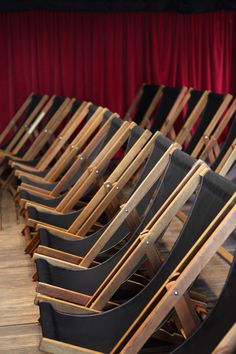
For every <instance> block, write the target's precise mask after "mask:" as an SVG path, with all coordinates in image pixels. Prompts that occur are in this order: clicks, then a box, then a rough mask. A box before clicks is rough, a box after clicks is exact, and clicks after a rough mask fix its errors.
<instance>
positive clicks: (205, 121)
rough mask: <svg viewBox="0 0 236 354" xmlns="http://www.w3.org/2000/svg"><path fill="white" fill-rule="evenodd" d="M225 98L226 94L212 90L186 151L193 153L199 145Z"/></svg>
mask: <svg viewBox="0 0 236 354" xmlns="http://www.w3.org/2000/svg"><path fill="white" fill-rule="evenodd" d="M223 100H224V95H220V94H217V93H213V92H210V93H209V95H208V99H207V104H206V107H205V109H204V111H203V113H202V115H201V118H200V122H199V124H198V126H197V129H196V130H195V132H194V135H193V137H192V139H191V140H190V143H189V144H188V146H187V148H186V152H187V153H188V154H191V153H192V152H193V150H194V148H195V146H196V145H197V143H198V141H199V139H200V138H201V137H202V135H203V133H204V132H205V130H206V128H207V127H208V125H209V124H210V122H211V120H212V118H213V117H214V115H215V113H216V112H217V111H218V109H219V107H220V105H221V104H222V102H223Z"/></svg>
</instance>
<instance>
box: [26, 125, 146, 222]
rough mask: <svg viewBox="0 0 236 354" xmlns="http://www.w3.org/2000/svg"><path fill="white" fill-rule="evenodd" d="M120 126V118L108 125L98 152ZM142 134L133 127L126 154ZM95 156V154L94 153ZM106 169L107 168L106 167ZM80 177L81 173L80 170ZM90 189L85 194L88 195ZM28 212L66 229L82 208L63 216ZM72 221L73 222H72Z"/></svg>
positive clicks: (33, 210)
mask: <svg viewBox="0 0 236 354" xmlns="http://www.w3.org/2000/svg"><path fill="white" fill-rule="evenodd" d="M121 124H122V120H121V119H120V118H117V119H115V120H113V121H112V123H111V125H110V129H109V130H108V133H107V135H106V137H105V138H104V139H103V141H102V142H101V143H100V144H99V145H100V148H99V147H98V149H97V150H98V151H101V150H102V149H103V147H105V146H106V144H107V143H108V141H109V140H110V139H111V138H112V137H113V135H114V134H115V133H116V132H117V131H118V129H119V128H120V126H121ZM143 132H144V129H143V128H140V127H139V126H135V127H134V128H133V129H132V131H131V134H130V137H129V139H128V144H127V149H126V153H127V152H128V151H129V150H130V149H131V147H132V146H133V145H134V143H135V142H136V141H137V140H138V138H139V137H140V136H141V134H142V133H143ZM96 155H97V153H96ZM93 156H94V157H93V159H92V160H91V162H92V161H93V160H94V158H95V157H96V156H95V153H93ZM106 168H107V167H106ZM106 168H104V169H103V171H101V175H104V173H105V171H106ZM80 173H81V174H80V175H82V173H83V171H82V170H80ZM77 179H78V176H76V179H75V176H73V178H72V181H70V182H69V183H70V184H71V183H73V184H74V183H76V181H77ZM67 189H69V186H67ZM90 192H91V189H90V190H89V191H88V192H87V193H90ZM60 198H61V197H58V198H56V200H57V201H56V202H57V205H58V204H59V202H60ZM47 203H49V204H50V200H46V203H45V204H44V205H47ZM27 210H28V217H29V218H31V219H34V220H37V221H41V222H44V223H47V224H50V225H55V226H59V227H62V228H68V227H69V226H70V225H71V224H72V222H71V221H72V220H71V215H73V217H77V216H78V215H79V213H80V212H81V211H82V208H81V209H80V210H78V211H77V212H75V213H74V212H72V213H66V214H63V215H61V214H60V215H58V214H53V213H47V212H42V211H39V210H38V209H37V208H36V207H33V206H29V207H28V208H27ZM67 216H68V218H67ZM73 221H74V220H73Z"/></svg>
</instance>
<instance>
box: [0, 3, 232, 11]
mask: <svg viewBox="0 0 236 354" xmlns="http://www.w3.org/2000/svg"><path fill="white" fill-rule="evenodd" d="M39 9H44V10H53V11H88V12H89V11H98V12H99V11H105V12H106V11H108V12H113V11H175V12H183V13H199V12H209V11H217V10H236V4H235V2H234V1H225V0H198V1H194V0H188V1H186V0H175V1H173V0H159V1H156V0H126V1H120V0H90V1H86V0H80V1H78V0H57V1H56V0H47V1H40V0H31V1H27V0H23V1H22V0H21V1H17V0H10V1H9V0H8V1H6V0H3V1H1V3H0V11H25V10H39Z"/></svg>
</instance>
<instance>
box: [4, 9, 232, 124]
mask: <svg viewBox="0 0 236 354" xmlns="http://www.w3.org/2000/svg"><path fill="white" fill-rule="evenodd" d="M235 24H236V14H235V12H233V11H226V12H225V11H219V12H211V13H204V14H193V15H189V14H188V15H186V14H180V13H160V12H158V13H156V12H155V13H148V12H143V13H142V12H132V13H131V12H123V13H117V12H116V13H89V12H50V11H29V12H15V13H0V67H1V74H0V107H1V119H0V128H1V129H2V128H3V127H4V126H5V124H6V122H7V121H8V120H9V119H10V117H11V115H12V114H13V113H14V111H15V109H16V108H17V107H18V106H19V105H20V104H21V103H22V102H23V100H24V99H25V97H26V96H27V95H28V94H29V93H30V92H32V91H33V92H41V93H48V94H54V93H55V94H57V95H65V96H69V97H77V98H81V99H86V100H91V101H93V102H95V103H97V104H101V105H104V106H107V107H109V108H110V109H111V110H113V111H116V112H119V113H120V114H123V113H124V111H125V110H126V109H127V108H128V106H129V104H130V102H131V100H132V99H133V97H134V95H135V93H136V91H137V90H138V88H139V87H140V85H141V83H142V82H147V83H159V84H165V85H186V86H193V87H194V88H197V89H211V90H213V91H216V92H231V93H233V94H235V93H236V76H235V65H236V64H235V63H236V60H235V59H236V55H235V47H236V46H235V43H236V30H235V29H236V26H235Z"/></svg>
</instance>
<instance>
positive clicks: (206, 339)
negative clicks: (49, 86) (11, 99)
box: [0, 87, 236, 353]
mask: <svg viewBox="0 0 236 354" xmlns="http://www.w3.org/2000/svg"><path fill="white" fill-rule="evenodd" d="M164 89H165V88H163V87H161V91H160V92H163V91H164ZM159 90H160V88H158V91H159ZM182 91H183V90H181V92H182ZM185 91H186V90H185ZM189 92H191V90H188V91H186V92H185V96H186V94H187V93H189ZM204 94H205V93H203V95H204ZM159 95H160V101H159V106H158V107H157V109H160V106H161V102H163V101H162V100H161V97H162V98H163V97H164V93H162V95H161V93H159ZM34 96H35V95H31V96H30V98H28V103H27V102H26V103H25V107H23V108H21V109H20V113H19V114H18V115H16V116H15V117H14V118H13V120H11V122H12V123H11V125H9V126H8V127H7V128H6V130H5V131H3V134H2V136H3V138H2V140H4V139H6V137H7V135H8V134H9V133H10V130H11V129H10V128H12V127H13V126H14V125H15V124H16V122H17V121H18V118H20V116H21V120H20V119H19V121H20V123H19V124H18V126H17V128H16V130H15V132H14V133H13V134H12V136H11V137H10V139H9V141H7V143H5V144H4V145H2V150H1V155H0V156H1V169H2V170H1V173H2V174H1V177H2V187H3V188H6V189H8V190H10V191H11V193H12V194H13V195H14V198H15V200H16V202H17V204H18V206H19V207H20V211H21V213H22V215H23V216H24V217H25V222H26V225H25V227H24V230H23V234H24V235H25V239H26V249H25V251H26V252H27V253H30V254H31V255H33V258H34V260H35V263H36V267H37V273H36V274H35V275H34V279H35V280H37V281H38V284H37V288H36V291H37V295H36V300H35V301H36V303H37V304H38V305H39V307H40V322H41V325H42V332H43V339H42V341H41V349H42V350H45V351H47V352H50V353H79V352H80V353H81V352H87V353H94V352H100V353H137V352H139V351H140V350H141V351H144V352H146V351H147V352H155V353H157V352H160V353H167V352H168V353H169V352H173V353H178V352H179V353H190V352H191V353H198V352H199V348H201V350H202V351H203V352H204V353H211V352H212V351H213V350H214V349H215V348H216V347H217V345H218V344H219V342H220V341H221V339H222V338H223V337H224V335H225V334H226V333H227V332H228V331H229V330H230V328H231V327H232V326H233V324H234V322H235V320H236V313H235V311H234V310H232V308H233V299H234V296H235V293H236V288H235V285H234V272H235V271H236V267H235V264H236V263H235V261H234V258H233V256H232V255H231V254H229V253H228V252H227V251H226V250H225V249H223V248H220V247H221V246H222V244H223V243H224V241H225V240H226V239H227V238H228V237H229V236H230V234H231V233H232V232H233V231H234V229H235V222H236V221H235V220H236V219H235V212H236V210H235V184H234V183H232V182H230V181H228V180H227V179H226V178H224V177H222V176H220V175H219V173H217V172H220V173H221V174H222V175H225V174H226V173H227V172H228V171H229V170H230V168H231V167H232V165H233V163H234V162H235V126H236V123H235V119H234V117H233V116H234V111H235V103H234V101H233V102H232V103H231V104H230V101H231V99H232V97H230V99H228V100H226V97H228V95H226V96H225V97H224V96H223V95H222V100H221V103H219V102H218V106H217V108H216V104H215V105H214V104H213V103H212V102H213V99H212V100H211V99H210V97H215V96H216V97H217V100H218V101H219V99H218V96H217V95H216V94H211V95H210V94H209V93H208V94H205V96H206V106H205V108H204V109H205V110H204V111H201V112H200V108H199V106H198V103H195V105H193V104H192V112H194V111H195V112H196V110H197V112H198V119H199V117H200V122H199V124H198V126H197V128H195V132H194V134H193V137H192V138H191V139H189V144H190V143H191V141H192V140H195V143H194V144H196V145H195V146H197V145H198V143H199V141H200V140H201V141H203V142H204V144H203V147H202V151H203V150H205V151H207V153H206V156H205V160H207V162H208V163H209V164H211V166H212V169H211V168H210V167H209V166H208V165H207V164H206V163H205V162H203V161H202V160H198V159H196V157H198V156H195V154H192V156H190V154H188V153H186V152H184V151H181V145H180V144H179V143H177V142H173V141H172V140H169V139H168V137H166V136H165V135H164V134H163V133H161V132H160V131H159V130H157V131H156V132H154V133H153V134H152V133H151V132H150V131H149V130H148V129H144V128H143V127H140V126H138V125H137V124H136V123H135V122H133V121H129V120H128V119H127V120H121V119H120V118H119V117H118V115H117V114H113V113H112V112H110V111H109V110H107V109H104V108H102V107H97V106H95V105H93V104H91V103H89V102H78V101H77V100H69V99H66V100H65V99H61V98H60V104H59V105H58V107H56V108H55V107H54V108H55V110H54V111H53V113H51V114H50V116H49V114H48V112H49V113H50V109H51V107H52V106H53V102H54V101H55V100H56V99H57V98H56V97H53V99H52V103H50V105H49V106H48V111H47V110H46V109H45V107H44V108H43V109H41V111H40V108H39V110H38V111H37V113H36V114H35V116H34V115H33V114H32V112H33V111H34V110H35V109H37V107H38V105H39V104H40V102H41V100H42V99H43V97H44V96H43V97H41V99H40V100H39V103H36V104H35V106H34V108H32V106H30V105H31V104H32V101H33V99H32V97H34ZM37 96H38V95H37ZM139 96H140V100H141V101H142V97H143V95H139ZM185 96H184V97H185ZM50 100H51V99H50ZM50 100H48V102H47V103H46V105H47V104H49V102H50ZM182 100H183V97H182V99H181V100H180V99H179V102H182ZM225 100H226V101H225ZM65 101H66V102H65ZM137 101H138V100H137V99H136V102H135V103H136V104H137ZM170 101H171V100H170ZM209 102H210V103H209ZM224 102H225V103H224ZM75 103H76V104H77V106H76V107H75V106H74V105H75ZM223 103H224V105H223V106H222V104H223ZM175 104H176V100H175V102H174V104H173V102H172V103H171V104H170V105H169V110H168V109H167V105H166V107H165V111H166V113H167V116H168V112H171V111H172V112H175V115H176V114H177V113H178V112H180V110H179V109H177V105H175ZM62 105H64V106H63V107H62ZM163 105H164V104H163ZM133 106H134V105H133ZM139 106H140V105H139ZM173 106H174V107H173ZM213 106H214V109H213V108H212V107H213ZM162 107H163V106H162ZM207 107H208V108H207ZM73 109H74V111H73ZM27 110H28V111H31V113H28V112H27ZM138 110H139V108H137V109H136V112H138ZM163 110H164V109H163ZM24 111H26V115H25V116H23V118H22V114H23V112H24ZM58 111H59V112H58ZM167 111H168V112H167ZM18 112H19V111H18ZM39 112H40V113H39ZM42 112H43V113H45V114H43V113H42ZM176 112H177V113H176ZM201 113H203V114H202V115H201ZM173 114H174V113H173ZM195 114H196V113H195ZM223 114H224V119H223V120H220V118H221V117H222V115H223ZM210 115H211V117H210V118H209V116H210ZM30 116H31V119H32V120H31V122H30V123H28V122H27V120H28V118H29V117H30ZM42 116H43V117H42ZM48 116H49V117H48ZM32 117H34V118H32ZM40 117H42V118H40ZM150 117H151V116H150ZM150 117H149V118H150ZM192 117H193V115H192V113H190V114H189V116H188V118H185V120H184V124H183V128H182V129H181V130H182V132H186V131H187V129H186V124H187V122H188V121H189V119H190V118H191V119H192ZM206 117H207V119H208V123H209V124H208V125H211V127H212V128H211V130H210V129H209V130H208V132H209V133H208V135H207V136H208V140H207V139H206V138H204V137H202V135H201V136H200V138H199V139H197V138H196V135H197V134H198V133H199V131H200V128H199V126H200V125H201V124H202V128H201V131H203V132H204V133H205V128H204V127H203V120H204V121H205V119H206ZM216 117H217V119H218V124H215V121H216ZM43 118H47V119H46V120H45V121H44V119H43ZM126 118H127V116H126ZM157 119H158V115H157V116H156V119H155V120H154V123H155V121H156V120H157ZM26 122H27V123H26ZM165 122H166V120H165ZM212 122H214V124H215V125H214V124H213V123H212ZM204 123H205V122H204ZM165 124H166V123H165ZM167 124H168V120H167ZM167 124H166V125H167ZM193 124H194V123H193ZM213 125H214V127H213ZM226 125H231V126H230V128H229V131H228V135H227V137H226V139H225V142H224V144H222V145H221V146H220V145H219V144H218V139H219V138H220V136H221V135H222V133H223V132H224V130H225V128H226ZM173 127H174V125H172V128H173ZM189 127H190V125H189ZM192 127H193V126H191V128H189V129H192ZM173 129H174V128H173ZM181 130H180V132H181ZM219 130H220V132H219ZM19 132H21V133H19ZM189 132H190V130H189ZM168 133H169V132H168ZM171 134H172V133H171ZM166 135H168V134H167V133H166ZM16 136H17V138H15V137H16ZM172 136H173V135H172ZM188 136H190V135H188ZM14 139H15V144H12V141H13V140H14ZM31 139H32V140H31ZM175 140H176V139H175ZM197 140H198V141H197ZM10 144H12V145H14V147H13V146H12V145H11V146H10V148H8V147H9V145H10ZM32 146H33V148H32ZM188 147H189V145H186V146H185V145H184V148H185V150H187V148H188ZM216 147H217V148H216ZM118 153H119V156H118ZM213 169H214V170H215V171H217V172H213ZM186 203H190V210H188V212H187V213H186V211H185V214H183V207H184V206H185V205H186ZM175 216H177V217H178V218H179V219H180V220H182V222H183V228H182V229H181V231H180V232H179V234H178V237H177V238H176V240H175V242H174V244H173V246H172V247H171V248H170V249H169V251H168V254H167V255H166V256H165V257H164V256H163V253H162V250H161V249H160V244H161V243H162V242H163V240H164V239H165V238H166V235H168V232H169V229H170V224H171V222H172V221H173V220H174V218H175ZM219 251H220V254H221V255H222V256H224V257H225V259H226V260H227V261H228V262H230V263H231V271H230V273H229V275H228V278H227V281H226V283H225V286H224V289H223V291H222V293H221V296H220V298H219V300H218V302H217V304H216V306H215V307H214V309H213V310H212V311H211V312H210V313H209V315H208V316H207V318H206V319H205V320H203V318H204V317H205V316H204V315H202V313H204V311H205V307H204V304H203V301H202V298H201V295H200V294H196V292H193V291H192V284H193V283H194V281H195V279H196V278H197V277H198V275H199V274H200V272H201V271H202V269H203V268H204V267H205V265H206V264H207V263H208V262H209V260H210V259H211V258H212V257H213V255H214V254H215V253H216V252H219ZM219 317H220V318H221V317H222V318H221V319H220V320H217V319H219ZM225 341H226V340H225ZM224 343H225V342H223V345H225V344H224ZM227 343H229V341H227ZM219 345H220V344H219ZM199 346H200V347H199ZM217 350H218V351H219V350H220V349H219V348H218V349H217Z"/></svg>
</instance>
